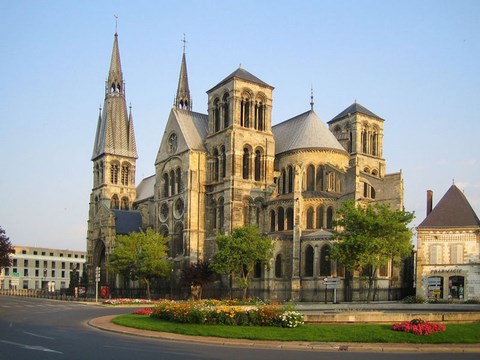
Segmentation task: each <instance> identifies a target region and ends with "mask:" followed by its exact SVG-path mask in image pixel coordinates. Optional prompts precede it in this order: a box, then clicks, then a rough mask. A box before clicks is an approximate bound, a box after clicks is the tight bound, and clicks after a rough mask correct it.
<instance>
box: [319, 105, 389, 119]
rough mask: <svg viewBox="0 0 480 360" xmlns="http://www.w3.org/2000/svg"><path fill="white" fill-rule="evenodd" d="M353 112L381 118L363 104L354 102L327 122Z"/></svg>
mask: <svg viewBox="0 0 480 360" xmlns="http://www.w3.org/2000/svg"><path fill="white" fill-rule="evenodd" d="M355 113H360V114H364V115H368V116H371V117H374V118H377V119H380V120H383V119H382V118H381V117H380V116H378V115H375V114H374V113H373V112H371V111H370V110H368V109H367V108H366V107H364V106H362V105H360V104H359V103H357V102H355V103H353V104H352V105H350V106H349V107H348V108H346V109H345V110H343V111H342V112H341V113H340V114H338V115H337V116H335V117H334V118H333V119H332V120H330V121H329V122H328V124H330V123H332V122H334V121H336V120H340V119H342V118H344V117H345V116H348V114H355Z"/></svg>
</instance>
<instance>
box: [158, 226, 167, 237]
mask: <svg viewBox="0 0 480 360" xmlns="http://www.w3.org/2000/svg"><path fill="white" fill-rule="evenodd" d="M158 232H159V233H160V235H162V236H164V237H167V236H168V227H167V225H162V226H160V229H159V230H158Z"/></svg>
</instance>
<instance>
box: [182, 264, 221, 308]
mask: <svg viewBox="0 0 480 360" xmlns="http://www.w3.org/2000/svg"><path fill="white" fill-rule="evenodd" d="M213 278H214V272H213V270H212V268H211V267H210V263H209V262H208V261H199V262H198V263H194V264H190V266H189V267H188V268H186V269H184V270H183V271H182V280H183V281H184V282H185V283H186V284H188V285H190V290H191V291H192V297H193V298H199V299H201V298H202V290H203V287H204V286H205V285H206V284H208V283H210V282H212V281H213Z"/></svg>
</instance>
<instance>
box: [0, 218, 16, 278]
mask: <svg viewBox="0 0 480 360" xmlns="http://www.w3.org/2000/svg"><path fill="white" fill-rule="evenodd" d="M10 254H15V249H14V248H13V246H12V243H11V242H10V239H9V238H8V236H7V235H6V233H5V230H4V229H3V228H2V227H1V226H0V272H1V271H2V269H3V268H5V267H8V266H11V265H12V259H11V258H10Z"/></svg>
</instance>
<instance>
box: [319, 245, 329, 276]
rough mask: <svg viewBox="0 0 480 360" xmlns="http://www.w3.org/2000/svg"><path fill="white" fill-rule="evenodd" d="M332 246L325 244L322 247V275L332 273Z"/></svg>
mask: <svg viewBox="0 0 480 360" xmlns="http://www.w3.org/2000/svg"><path fill="white" fill-rule="evenodd" d="M329 255H330V246H328V245H323V246H322V248H321V249H320V276H330V275H332V263H331V262H330V257H329Z"/></svg>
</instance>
